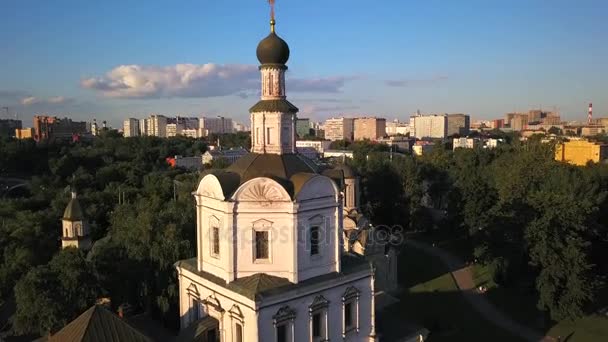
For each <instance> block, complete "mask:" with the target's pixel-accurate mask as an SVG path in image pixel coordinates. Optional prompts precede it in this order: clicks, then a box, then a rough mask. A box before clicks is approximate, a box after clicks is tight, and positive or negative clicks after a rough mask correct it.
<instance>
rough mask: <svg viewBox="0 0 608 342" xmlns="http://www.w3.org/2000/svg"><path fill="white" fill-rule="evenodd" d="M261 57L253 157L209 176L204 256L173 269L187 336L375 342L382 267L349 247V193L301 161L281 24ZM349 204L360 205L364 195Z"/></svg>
mask: <svg viewBox="0 0 608 342" xmlns="http://www.w3.org/2000/svg"><path fill="white" fill-rule="evenodd" d="M257 57H258V60H259V61H260V63H261V66H260V71H261V78H262V82H261V84H262V91H261V100H260V101H259V102H258V103H257V104H255V105H254V106H253V107H252V108H251V109H250V113H251V132H252V152H251V153H249V154H247V155H245V156H243V157H241V158H240V159H239V160H237V161H236V162H235V163H234V164H232V165H231V166H230V167H228V168H227V169H225V170H218V171H214V172H211V173H209V174H207V175H205V176H204V177H203V179H202V180H201V181H200V184H199V186H198V189H197V190H196V192H195V193H194V197H195V199H196V213H197V224H196V226H197V230H196V239H197V240H196V242H197V250H196V251H197V253H196V257H195V258H193V259H189V260H181V261H179V262H177V263H176V268H177V274H178V281H179V296H180V299H179V301H180V303H179V304H180V315H181V326H182V334H181V336H182V338H183V339H184V340H190V341H192V340H197V341H209V342H211V341H213V342H216V341H221V342H229V341H231V342H243V341H246V342H255V341H264V342H275V341H276V342H294V341H295V342H297V341H310V342H319V341H376V340H377V338H376V332H375V321H374V312H375V308H374V303H375V299H374V298H375V297H374V294H375V291H374V284H375V280H374V267H373V266H372V265H371V263H370V261H369V260H368V258H366V257H364V256H361V255H359V254H358V253H355V252H352V251H350V248H349V247H348V246H347V247H345V243H346V244H348V242H345V241H344V240H345V238H344V237H345V236H346V234H345V231H344V226H343V225H344V221H345V210H344V202H343V194H342V189H339V187H338V185H337V184H336V182H335V181H334V180H333V179H332V178H330V177H328V176H326V175H324V174H322V173H320V171H319V170H318V168H317V166H316V165H315V164H314V163H312V162H311V161H310V160H308V159H307V158H305V157H304V156H302V155H299V154H298V153H297V152H296V145H295V140H296V127H295V122H296V113H297V112H298V109H297V108H296V107H295V106H294V105H293V104H291V103H290V102H289V101H288V100H287V98H286V87H285V72H286V70H287V66H286V63H287V61H288V59H289V47H288V45H287V43H286V42H285V41H284V40H283V39H281V38H279V36H278V35H277V34H276V33H275V21H274V19H273V20H271V32H270V35H269V36H268V37H266V38H265V39H263V40H262V41H261V42H260V43H259V45H258V48H257ZM349 182H351V181H349ZM350 184H351V183H349V185H350ZM349 190H350V188H349ZM345 194H346V196H348V198H349V199H352V200H351V201H350V202H349V203H351V204H352V203H353V202H354V201H355V193H354V192H351V191H346V193H345ZM353 206H354V204H353ZM355 226H356V222H354V221H353V227H350V229H355V228H356V227H355Z"/></svg>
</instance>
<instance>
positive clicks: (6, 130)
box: [0, 119, 23, 137]
mask: <svg viewBox="0 0 608 342" xmlns="http://www.w3.org/2000/svg"><path fill="white" fill-rule="evenodd" d="M22 127H23V123H22V122H21V120H14V119H0V137H14V136H15V132H16V130H18V129H21V128H22Z"/></svg>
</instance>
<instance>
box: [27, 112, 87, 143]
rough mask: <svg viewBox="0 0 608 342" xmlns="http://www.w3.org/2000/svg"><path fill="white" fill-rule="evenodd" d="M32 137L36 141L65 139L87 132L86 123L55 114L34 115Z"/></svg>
mask: <svg viewBox="0 0 608 342" xmlns="http://www.w3.org/2000/svg"><path fill="white" fill-rule="evenodd" d="M33 128H34V139H35V140H36V141H46V140H56V139H59V140H67V139H72V138H73V137H74V136H78V135H83V134H87V133H88V129H87V123H86V122H84V121H72V119H68V118H63V119H59V118H57V117H55V116H46V115H35V116H34V127H33Z"/></svg>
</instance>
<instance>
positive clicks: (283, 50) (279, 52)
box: [256, 20, 289, 64]
mask: <svg viewBox="0 0 608 342" xmlns="http://www.w3.org/2000/svg"><path fill="white" fill-rule="evenodd" d="M270 25H271V32H270V34H269V35H268V37H266V38H264V39H262V41H261V42H260V43H259V44H258V49H257V52H256V53H257V56H258V60H259V61H260V63H261V64H285V63H287V61H288V60H289V45H287V43H286V42H285V41H284V40H283V39H281V37H279V36H277V34H276V33H275V32H274V20H273V21H271V22H270Z"/></svg>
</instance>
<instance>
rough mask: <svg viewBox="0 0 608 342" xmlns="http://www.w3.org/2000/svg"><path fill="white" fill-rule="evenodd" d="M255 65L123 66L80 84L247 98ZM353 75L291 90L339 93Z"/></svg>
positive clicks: (110, 91)
mask: <svg viewBox="0 0 608 342" xmlns="http://www.w3.org/2000/svg"><path fill="white" fill-rule="evenodd" d="M259 79H260V74H259V71H258V67H257V66H255V65H245V64H227V65H221V64H213V63H208V64H176V65H173V66H164V67H159V66H141V65H121V66H118V67H116V68H114V69H112V70H110V71H109V72H108V73H107V74H106V75H105V76H102V77H92V78H87V79H84V80H82V81H81V86H82V87H84V88H87V89H92V90H96V91H99V92H100V93H102V94H103V95H105V96H107V97H113V98H132V99H137V98H171V97H218V96H229V95H236V96H239V97H241V98H246V97H248V96H249V95H250V94H251V92H252V91H256V90H258V89H259V87H260V81H259ZM354 79H356V78H354V77H341V76H339V77H329V78H317V79H292V80H289V81H288V84H287V89H288V91H294V92H321V93H337V92H340V91H341V89H342V87H344V84H345V83H346V82H348V81H351V80H354Z"/></svg>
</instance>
